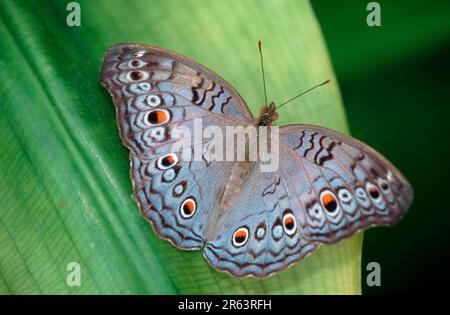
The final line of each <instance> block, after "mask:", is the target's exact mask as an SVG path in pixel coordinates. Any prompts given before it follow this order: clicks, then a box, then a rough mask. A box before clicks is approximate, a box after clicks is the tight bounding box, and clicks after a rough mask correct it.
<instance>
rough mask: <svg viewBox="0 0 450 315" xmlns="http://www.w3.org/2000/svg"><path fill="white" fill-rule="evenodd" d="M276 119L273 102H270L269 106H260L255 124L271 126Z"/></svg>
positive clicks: (257, 125) (276, 114)
mask: <svg viewBox="0 0 450 315" xmlns="http://www.w3.org/2000/svg"><path fill="white" fill-rule="evenodd" d="M277 119H278V113H277V112H276V106H275V103H274V102H272V103H270V104H269V106H263V107H261V109H260V111H259V116H258V117H257V118H256V120H255V126H256V127H260V126H271V125H273V122H274V121H275V120H277Z"/></svg>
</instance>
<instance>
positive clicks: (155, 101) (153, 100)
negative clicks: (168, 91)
mask: <svg viewBox="0 0 450 315" xmlns="http://www.w3.org/2000/svg"><path fill="white" fill-rule="evenodd" d="M147 104H148V105H149V106H151V107H156V106H158V105H159V104H161V98H160V97H159V96H158V95H155V94H150V95H149V96H147Z"/></svg>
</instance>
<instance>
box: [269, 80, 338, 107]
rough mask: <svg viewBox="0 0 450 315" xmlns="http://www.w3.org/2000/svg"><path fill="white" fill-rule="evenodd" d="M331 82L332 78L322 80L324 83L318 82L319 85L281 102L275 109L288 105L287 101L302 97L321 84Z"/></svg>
mask: <svg viewBox="0 0 450 315" xmlns="http://www.w3.org/2000/svg"><path fill="white" fill-rule="evenodd" d="M329 82H330V80H326V81H324V82H322V83H320V84H317V85H315V86H313V87H312V88H310V89H308V90H306V91H304V92H302V93H300V94H298V95H296V96H294V97H293V98H291V99H289V100H287V101H286V102H284V103H281V104H280V105H278V106H277V107H276V108H275V110H277V109H278V108H280V107H281V106H283V105H286V104H287V103H289V102H291V101H293V100H295V99H296V98H297V97H300V96H302V95H303V94H306V93H308V92H310V91H312V90H314V89H315V88H318V87H319V86H322V85H325V84H327V83H329Z"/></svg>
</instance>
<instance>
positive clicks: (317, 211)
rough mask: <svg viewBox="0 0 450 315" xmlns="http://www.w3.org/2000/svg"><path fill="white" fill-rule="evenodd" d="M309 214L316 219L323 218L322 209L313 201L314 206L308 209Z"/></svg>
mask: <svg viewBox="0 0 450 315" xmlns="http://www.w3.org/2000/svg"><path fill="white" fill-rule="evenodd" d="M309 214H310V216H311V217H313V218H314V219H317V220H321V219H322V218H323V210H322V208H321V207H320V205H319V204H318V203H315V204H314V206H312V207H311V208H310V209H309Z"/></svg>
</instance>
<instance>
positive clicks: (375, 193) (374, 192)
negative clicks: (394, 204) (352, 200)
mask: <svg viewBox="0 0 450 315" xmlns="http://www.w3.org/2000/svg"><path fill="white" fill-rule="evenodd" d="M369 194H370V196H371V197H372V198H373V199H377V198H378V197H380V193H379V192H378V190H377V189H376V188H373V187H371V188H370V189H369Z"/></svg>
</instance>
